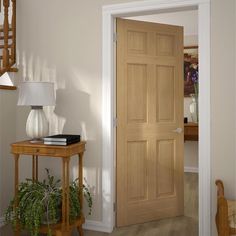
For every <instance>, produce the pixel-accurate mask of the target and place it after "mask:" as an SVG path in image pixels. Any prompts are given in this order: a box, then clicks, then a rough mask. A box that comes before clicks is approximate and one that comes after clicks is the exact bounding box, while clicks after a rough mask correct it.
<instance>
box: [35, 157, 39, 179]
mask: <svg viewBox="0 0 236 236" xmlns="http://www.w3.org/2000/svg"><path fill="white" fill-rule="evenodd" d="M35 162H36V163H35V169H36V175H35V179H36V181H38V180H39V157H38V156H35Z"/></svg>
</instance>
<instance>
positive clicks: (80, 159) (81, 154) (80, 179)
mask: <svg viewBox="0 0 236 236" xmlns="http://www.w3.org/2000/svg"><path fill="white" fill-rule="evenodd" d="M78 156H79V160H78V164H79V165H78V177H79V183H78V184H79V189H80V190H81V191H80V194H79V196H78V197H79V201H80V207H81V211H82V209H83V156H84V153H79V154H78ZM77 230H78V232H79V235H80V236H83V235H84V232H83V228H82V225H80V226H78V227H77Z"/></svg>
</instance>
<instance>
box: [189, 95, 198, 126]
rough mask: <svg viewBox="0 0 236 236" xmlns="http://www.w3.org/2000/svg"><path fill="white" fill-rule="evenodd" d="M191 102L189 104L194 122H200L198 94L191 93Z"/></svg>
mask: <svg viewBox="0 0 236 236" xmlns="http://www.w3.org/2000/svg"><path fill="white" fill-rule="evenodd" d="M190 96H191V99H192V101H191V103H190V105H189V111H190V114H191V118H192V122H194V123H198V96H197V95H196V94H190Z"/></svg>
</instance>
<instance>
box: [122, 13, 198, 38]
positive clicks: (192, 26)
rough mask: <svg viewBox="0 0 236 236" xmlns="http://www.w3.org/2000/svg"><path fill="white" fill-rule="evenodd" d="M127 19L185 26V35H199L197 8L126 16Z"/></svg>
mask: <svg viewBox="0 0 236 236" xmlns="http://www.w3.org/2000/svg"><path fill="white" fill-rule="evenodd" d="M126 19H131V20H138V21H147V22H154V23H162V24H170V25H178V26H183V27H184V35H185V36H189V35H198V11H197V10H191V11H179V12H171V13H160V14H156V15H145V16H134V17H126Z"/></svg>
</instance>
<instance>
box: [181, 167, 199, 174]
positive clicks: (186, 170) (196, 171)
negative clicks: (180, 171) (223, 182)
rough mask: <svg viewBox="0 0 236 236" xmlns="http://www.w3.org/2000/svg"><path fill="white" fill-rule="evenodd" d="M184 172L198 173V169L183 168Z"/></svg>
mask: <svg viewBox="0 0 236 236" xmlns="http://www.w3.org/2000/svg"><path fill="white" fill-rule="evenodd" d="M184 172H187V173H198V167H189V166H185V167H184Z"/></svg>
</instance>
